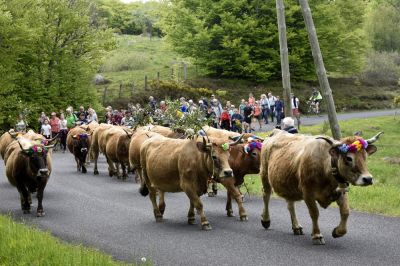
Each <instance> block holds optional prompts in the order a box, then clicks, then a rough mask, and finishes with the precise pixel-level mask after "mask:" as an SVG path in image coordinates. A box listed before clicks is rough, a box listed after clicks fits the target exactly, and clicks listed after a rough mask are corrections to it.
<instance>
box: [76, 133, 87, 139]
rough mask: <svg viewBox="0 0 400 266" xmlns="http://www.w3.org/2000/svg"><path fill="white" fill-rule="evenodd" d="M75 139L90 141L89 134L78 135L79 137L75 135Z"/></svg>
mask: <svg viewBox="0 0 400 266" xmlns="http://www.w3.org/2000/svg"><path fill="white" fill-rule="evenodd" d="M72 137H73V138H74V139H77V140H80V139H88V138H89V134H87V133H81V134H77V135H73V136H72Z"/></svg>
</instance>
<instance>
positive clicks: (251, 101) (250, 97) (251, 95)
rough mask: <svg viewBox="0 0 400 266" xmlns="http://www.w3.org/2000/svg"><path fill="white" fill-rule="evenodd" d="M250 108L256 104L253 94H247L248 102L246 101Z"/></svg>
mask: <svg viewBox="0 0 400 266" xmlns="http://www.w3.org/2000/svg"><path fill="white" fill-rule="evenodd" d="M247 102H248V103H249V105H250V106H254V105H255V103H256V99H255V98H254V96H253V93H249V100H248V101H247Z"/></svg>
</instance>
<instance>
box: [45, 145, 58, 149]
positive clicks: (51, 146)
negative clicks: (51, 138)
mask: <svg viewBox="0 0 400 266" xmlns="http://www.w3.org/2000/svg"><path fill="white" fill-rule="evenodd" d="M54 146H56V144H52V145H47V146H44V147H45V148H46V149H52V148H54Z"/></svg>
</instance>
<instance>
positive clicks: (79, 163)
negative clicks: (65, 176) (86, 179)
mask: <svg viewBox="0 0 400 266" xmlns="http://www.w3.org/2000/svg"><path fill="white" fill-rule="evenodd" d="M75 162H76V171H78V172H80V171H81V162H80V160H79V159H78V158H77V157H75Z"/></svg>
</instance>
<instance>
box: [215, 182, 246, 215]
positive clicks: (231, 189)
mask: <svg viewBox="0 0 400 266" xmlns="http://www.w3.org/2000/svg"><path fill="white" fill-rule="evenodd" d="M235 182H236V180H235V178H224V179H223V180H222V181H221V184H222V185H224V187H225V188H226V189H227V190H228V194H230V195H231V197H233V198H234V199H235V200H236V203H237V205H238V208H239V216H240V220H241V221H247V220H248V218H247V214H246V210H245V209H244V207H243V201H242V195H241V194H240V191H239V189H238V188H237V187H236V186H235ZM231 209H232V206H231ZM228 216H229V215H228Z"/></svg>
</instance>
